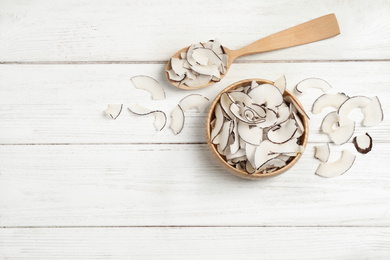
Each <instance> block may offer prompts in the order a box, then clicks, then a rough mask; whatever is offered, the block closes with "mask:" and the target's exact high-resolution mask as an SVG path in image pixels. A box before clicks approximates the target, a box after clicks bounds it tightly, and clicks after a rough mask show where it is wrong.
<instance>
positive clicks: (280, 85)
mask: <svg viewBox="0 0 390 260" xmlns="http://www.w3.org/2000/svg"><path fill="white" fill-rule="evenodd" d="M274 86H275V87H276V88H277V89H279V91H280V93H281V94H282V95H283V93H284V91H285V90H286V86H287V80H286V76H285V75H283V76H281V77H280V78H278V79H277V80H275V81H274Z"/></svg>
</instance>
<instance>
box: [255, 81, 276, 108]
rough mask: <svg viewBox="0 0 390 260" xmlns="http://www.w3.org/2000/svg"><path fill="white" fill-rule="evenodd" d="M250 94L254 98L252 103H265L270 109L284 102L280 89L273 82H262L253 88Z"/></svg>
mask: <svg viewBox="0 0 390 260" xmlns="http://www.w3.org/2000/svg"><path fill="white" fill-rule="evenodd" d="M248 96H250V97H251V98H252V100H253V102H252V103H254V104H258V105H264V106H266V107H267V108H269V109H275V108H276V107H277V106H280V105H281V104H282V103H283V96H282V94H281V93H280V91H279V89H278V88H277V87H275V86H274V85H271V84H261V85H258V86H257V87H255V88H251V90H250V91H249V92H248Z"/></svg>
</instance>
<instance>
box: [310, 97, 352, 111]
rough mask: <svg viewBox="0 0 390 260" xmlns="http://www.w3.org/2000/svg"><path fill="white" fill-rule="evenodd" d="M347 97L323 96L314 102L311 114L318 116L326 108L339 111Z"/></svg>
mask: <svg viewBox="0 0 390 260" xmlns="http://www.w3.org/2000/svg"><path fill="white" fill-rule="evenodd" d="M348 98H349V97H348V96H347V95H345V94H344V93H337V94H323V95H321V96H320V97H319V98H317V99H316V101H314V103H313V106H312V109H311V112H312V113H313V114H319V113H321V112H322V110H323V109H325V108H327V107H334V108H336V109H339V108H340V106H341V104H343V103H344V102H345V101H346V100H347V99H348Z"/></svg>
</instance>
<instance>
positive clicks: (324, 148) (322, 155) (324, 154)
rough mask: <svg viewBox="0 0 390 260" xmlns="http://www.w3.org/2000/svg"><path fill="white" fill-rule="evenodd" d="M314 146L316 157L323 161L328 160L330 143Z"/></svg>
mask: <svg viewBox="0 0 390 260" xmlns="http://www.w3.org/2000/svg"><path fill="white" fill-rule="evenodd" d="M314 148H315V152H314V158H316V159H318V160H320V161H321V162H327V161H328V159H329V155H330V148H329V144H328V143H327V144H323V145H316V146H314Z"/></svg>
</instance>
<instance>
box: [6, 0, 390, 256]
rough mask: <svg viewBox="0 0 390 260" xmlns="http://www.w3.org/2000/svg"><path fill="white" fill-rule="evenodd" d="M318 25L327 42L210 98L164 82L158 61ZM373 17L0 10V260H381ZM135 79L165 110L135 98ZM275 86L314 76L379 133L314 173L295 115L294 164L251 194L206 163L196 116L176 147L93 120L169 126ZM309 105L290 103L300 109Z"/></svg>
mask: <svg viewBox="0 0 390 260" xmlns="http://www.w3.org/2000/svg"><path fill="white" fill-rule="evenodd" d="M328 13H335V14H336V16H337V19H338V22H339V25H340V30H341V34H340V35H339V36H337V37H334V38H331V39H328V40H324V41H321V42H316V43H312V44H307V45H303V46H298V47H294V48H293V49H292V48H290V49H284V50H278V51H272V52H267V53H263V54H256V55H251V56H247V57H242V58H239V59H238V60H237V62H235V63H234V64H233V65H232V67H231V68H230V70H229V73H228V74H227V76H226V77H225V78H224V80H223V82H221V83H218V84H216V85H214V86H213V87H212V88H207V89H202V90H198V91H182V90H179V89H176V88H174V87H170V86H169V84H168V81H167V80H166V78H165V74H164V67H165V63H166V61H167V60H168V59H169V58H170V57H171V55H173V54H174V53H175V52H176V51H178V50H180V49H181V48H183V47H185V46H188V45H189V44H191V43H194V42H198V41H207V40H209V39H213V38H219V39H220V40H221V42H222V43H223V44H224V45H226V46H227V47H229V48H231V49H239V48H241V47H243V46H245V45H247V44H250V43H252V42H254V41H256V40H258V39H260V38H263V37H265V36H268V35H270V34H273V33H275V32H278V31H281V30H283V29H286V28H289V27H291V26H294V25H297V24H300V23H303V22H306V21H308V20H311V19H313V18H316V17H319V16H322V15H325V14H328ZM389 17H390V2H389V0H378V1H369V0H356V1H353V2H351V1H339V0H327V1H310V0H298V1H294V2H291V1H288V0H275V1H266V0H250V1H245V3H243V2H242V1H237V0H228V1H224V2H223V4H222V3H220V2H217V1H206V0H194V1H177V0H166V1H158V0H151V1H140V0H124V1H122V0H113V1H94V0H84V1H78V0H68V1H51V2H49V1H46V0H31V1H30V0H17V1H12V0H3V1H0V259H40V260H41V259H155V258H158V259H210V258H212V259H261V258H263V259H332V260H333V259H389V256H390V247H389V244H390V229H389V223H390V213H389V212H390V193H389V190H390V175H389V171H388V169H387V168H388V166H387V161H388V158H389V151H390V149H389V148H390V147H389V145H390V143H389V129H390V123H389V120H388V119H387V115H388V114H389V113H390V107H389V106H390V105H389V102H388V100H389V99H390V92H389V87H390V74H389V71H390V35H389V33H388V32H389V31H390V19H389ZM141 74H145V75H149V76H152V77H154V78H156V79H158V80H159V81H160V82H161V83H162V85H163V86H164V88H165V91H166V93H167V99H166V100H162V101H153V100H151V98H150V95H149V94H148V93H146V92H145V91H142V90H137V89H135V88H134V87H133V86H132V83H131V82H130V78H131V77H132V76H135V75H141ZM283 74H285V75H286V76H287V81H288V88H289V89H290V90H291V89H292V88H293V86H294V85H295V84H296V83H297V82H299V81H300V80H302V79H304V78H307V77H319V78H323V79H325V80H327V81H328V82H329V83H330V84H331V85H332V86H333V87H334V91H333V92H338V91H339V92H345V93H346V94H348V95H351V96H353V95H366V96H375V95H377V96H378V97H379V99H380V100H381V101H382V106H383V109H384V113H385V120H384V122H382V123H381V124H380V125H379V126H376V127H372V128H363V127H360V126H359V127H358V128H357V130H356V134H361V133H365V132H368V133H369V134H370V135H371V136H372V137H373V140H374V146H373V150H372V151H371V152H370V153H368V154H366V155H361V154H357V153H356V151H355V152H354V153H356V154H357V159H356V162H355V164H354V165H353V167H352V168H351V170H350V171H348V172H347V173H346V174H344V175H343V176H341V177H338V178H332V179H324V178H321V177H318V176H316V175H314V171H315V169H316V168H317V165H318V162H317V161H316V160H315V159H314V158H313V154H314V145H316V144H321V143H324V142H327V141H328V138H327V137H326V136H325V135H323V134H321V133H320V132H319V124H320V122H321V119H322V117H323V116H324V115H325V113H326V112H324V113H322V114H321V115H319V116H315V115H312V114H311V113H309V115H310V116H311V120H310V136H309V144H308V148H307V149H306V151H305V153H304V154H303V156H302V158H301V160H300V161H299V162H298V163H297V164H296V165H295V166H294V167H293V168H292V169H291V170H290V171H289V172H288V173H285V174H282V175H280V176H278V177H275V178H272V179H265V180H261V181H248V180H243V179H239V178H237V177H235V176H233V175H231V174H229V173H227V172H226V171H225V170H224V169H223V168H222V167H221V166H220V165H219V164H218V163H217V162H216V161H214V160H213V159H212V156H211V153H210V151H209V150H208V148H207V146H206V144H205V137H204V121H205V116H206V112H202V113H197V112H192V111H191V112H189V113H187V114H186V122H185V127H184V130H183V132H182V133H181V134H180V135H178V136H175V135H173V133H172V132H171V131H170V129H168V128H167V129H164V130H163V131H162V132H157V131H156V130H155V129H154V126H153V125H152V124H153V122H152V121H153V119H152V118H151V117H137V116H134V115H131V114H130V113H128V111H123V114H122V115H121V116H120V117H119V118H118V119H117V120H116V121H114V120H111V119H109V118H108V117H107V116H105V115H104V114H103V110H104V109H105V108H106V105H107V104H109V103H123V104H124V105H125V107H127V106H129V105H131V104H133V103H141V104H143V105H145V106H149V107H151V108H159V109H162V110H163V111H165V112H166V113H167V115H168V117H169V114H170V112H171V110H172V108H173V107H174V106H176V104H177V103H178V102H179V100H180V99H181V98H183V97H184V96H186V95H188V94H191V93H199V94H203V95H205V96H207V97H208V98H210V99H213V98H214V97H215V96H216V95H217V94H218V93H219V92H220V91H221V90H222V89H223V88H225V87H227V86H228V85H230V84H232V83H234V82H237V81H239V80H242V79H247V78H264V79H269V80H274V79H277V78H278V77H280V76H281V75H283ZM319 95H320V92H319V91H317V90H309V91H308V93H305V94H303V95H301V96H299V99H300V101H301V102H302V103H303V105H304V107H305V108H306V109H307V110H310V107H311V104H312V102H313V100H314V99H315V98H316V97H318V96H319ZM327 111H330V110H327ZM353 117H354V119H357V120H358V121H360V120H361V119H362V115H361V114H360V113H359V112H358V111H355V112H354V113H353ZM169 121H170V119H168V124H169ZM342 149H350V150H351V151H354V147H353V145H352V144H351V143H347V144H345V145H343V146H331V150H332V153H331V158H330V160H335V159H337V158H338V157H339V156H340V154H341V150H342Z"/></svg>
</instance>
